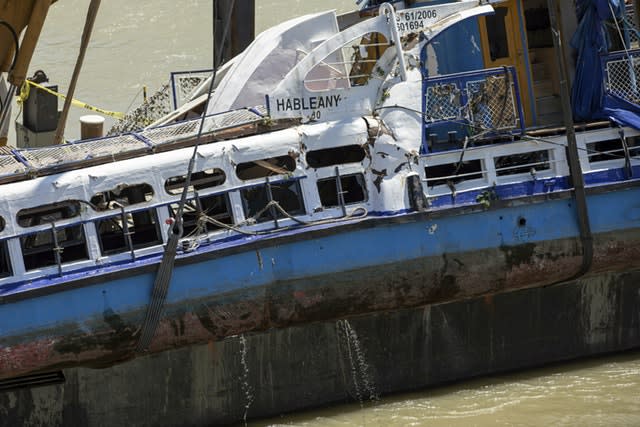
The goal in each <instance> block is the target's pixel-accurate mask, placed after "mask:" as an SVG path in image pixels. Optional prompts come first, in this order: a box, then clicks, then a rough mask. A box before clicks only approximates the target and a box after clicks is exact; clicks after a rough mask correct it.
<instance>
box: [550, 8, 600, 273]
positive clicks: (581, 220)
mask: <svg viewBox="0 0 640 427" xmlns="http://www.w3.org/2000/svg"><path fill="white" fill-rule="evenodd" d="M557 4H558V1H557V0H547V7H548V9H549V22H550V24H551V33H552V36H553V47H554V50H555V52H556V59H557V61H558V68H559V71H560V99H561V101H562V116H563V119H564V126H565V128H566V136H567V160H568V162H569V174H570V176H571V182H572V185H573V190H574V196H575V200H576V211H577V212H576V213H577V216H578V225H579V227H580V239H581V241H582V251H583V252H582V267H581V269H580V271H579V272H578V273H577V274H576V275H575V276H574V277H572V279H577V278H579V277H581V276H583V275H584V274H585V273H587V272H588V271H589V270H590V269H591V263H592V260H593V236H592V234H591V224H590V222H589V211H588V210H587V195H586V191H585V186H584V176H583V175H582V167H581V165H580V156H579V154H578V144H577V142H576V131H575V128H574V123H573V111H572V108H571V95H570V94H569V78H568V75H567V67H566V63H565V58H564V54H563V46H562V34H561V32H560V26H559V25H558V18H557V15H558V11H557V10H556V8H557ZM596 66H598V65H596Z"/></svg>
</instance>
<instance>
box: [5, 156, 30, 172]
mask: <svg viewBox="0 0 640 427" xmlns="http://www.w3.org/2000/svg"><path fill="white" fill-rule="evenodd" d="M26 170H27V168H26V167H25V166H24V165H23V164H22V163H20V162H19V161H17V160H16V159H15V157H13V155H12V154H4V153H1V152H0V176H5V175H13V174H18V173H24V172H26Z"/></svg>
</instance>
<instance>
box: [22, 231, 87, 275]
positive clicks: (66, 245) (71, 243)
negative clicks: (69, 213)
mask: <svg viewBox="0 0 640 427" xmlns="http://www.w3.org/2000/svg"><path fill="white" fill-rule="evenodd" d="M20 245H21V247H22V257H23V259H24V266H25V269H26V270H27V271H29V270H35V269H38V268H44V267H50V266H52V265H57V266H58V269H59V273H62V264H66V263H70V262H74V261H80V260H86V259H89V255H88V252H87V245H86V240H85V235H84V228H83V227H82V224H76V225H72V226H69V227H60V228H58V227H56V226H55V223H53V222H52V223H51V228H50V229H48V230H43V231H40V232H38V233H33V234H29V235H27V236H22V237H20Z"/></svg>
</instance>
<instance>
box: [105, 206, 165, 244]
mask: <svg viewBox="0 0 640 427" xmlns="http://www.w3.org/2000/svg"><path fill="white" fill-rule="evenodd" d="M96 230H97V232H98V241H99V242H100V249H101V251H102V253H103V254H104V255H112V254H116V253H121V252H128V251H132V250H134V249H140V248H146V247H149V246H155V245H159V244H161V243H162V238H161V236H160V227H159V225H158V218H157V215H156V210H155V209H148V210H143V211H138V212H125V213H120V214H119V215H114V216H111V217H108V218H103V219H100V220H98V221H96Z"/></svg>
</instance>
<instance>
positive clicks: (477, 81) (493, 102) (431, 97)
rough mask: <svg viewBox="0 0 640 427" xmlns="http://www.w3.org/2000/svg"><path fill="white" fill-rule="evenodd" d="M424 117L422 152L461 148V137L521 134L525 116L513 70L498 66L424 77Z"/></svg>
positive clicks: (483, 138) (477, 137) (489, 137)
mask: <svg viewBox="0 0 640 427" xmlns="http://www.w3.org/2000/svg"><path fill="white" fill-rule="evenodd" d="M424 120H425V126H426V132H425V133H424V141H423V153H429V152H434V151H446V150H450V149H457V148H460V147H461V145H462V140H463V139H464V137H469V138H472V139H475V140H486V139H491V138H495V137H499V136H501V135H510V136H511V135H520V134H522V133H523V131H524V119H523V111H522V104H521V102H520V93H519V89H518V83H517V79H516V74H515V69H514V68H513V67H500V68H492V69H487V70H480V71H472V72H465V73H457V74H449V75H445V76H440V77H434V78H428V79H426V80H425V81H424ZM452 132H453V133H455V134H456V136H455V137H454V138H452Z"/></svg>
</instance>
